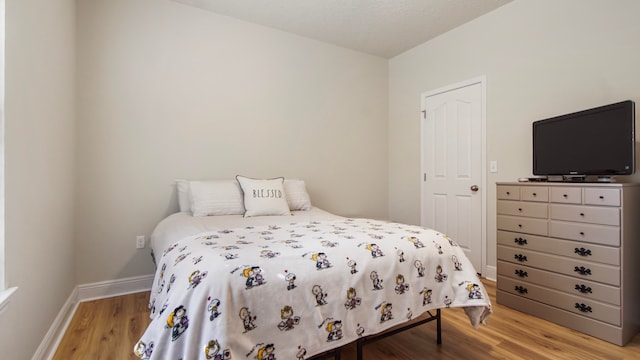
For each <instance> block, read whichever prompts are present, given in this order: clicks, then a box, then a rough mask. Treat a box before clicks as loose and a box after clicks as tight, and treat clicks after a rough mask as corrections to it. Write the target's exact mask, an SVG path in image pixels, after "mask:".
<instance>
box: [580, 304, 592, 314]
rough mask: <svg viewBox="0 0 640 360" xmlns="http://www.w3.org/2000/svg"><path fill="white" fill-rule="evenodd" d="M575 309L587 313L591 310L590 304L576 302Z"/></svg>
mask: <svg viewBox="0 0 640 360" xmlns="http://www.w3.org/2000/svg"><path fill="white" fill-rule="evenodd" d="M576 309H578V310H580V311H582V312H584V313H588V312H592V311H591V306H588V305H585V304H578V303H576Z"/></svg>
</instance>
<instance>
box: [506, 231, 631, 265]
mask: <svg viewBox="0 0 640 360" xmlns="http://www.w3.org/2000/svg"><path fill="white" fill-rule="evenodd" d="M498 244H499V245H506V246H512V247H515V248H518V249H520V248H522V249H527V250H534V251H540V252H544V253H548V254H553V255H559V256H566V257H569V258H574V259H582V260H587V261H593V262H598V263H603V264H609V265H614V266H620V248H619V247H615V246H603V245H596V244H590V243H585V242H578V241H571V240H562V239H555V238H548V237H544V236H537V235H529V234H521V233H516V232H509V231H503V230H498Z"/></svg>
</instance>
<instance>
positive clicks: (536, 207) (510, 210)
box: [497, 200, 549, 219]
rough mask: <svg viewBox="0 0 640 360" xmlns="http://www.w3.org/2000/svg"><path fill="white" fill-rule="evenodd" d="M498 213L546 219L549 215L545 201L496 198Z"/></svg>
mask: <svg viewBox="0 0 640 360" xmlns="http://www.w3.org/2000/svg"><path fill="white" fill-rule="evenodd" d="M497 206H498V208H497V210H498V214H503V215H514V216H526V217H536V218H543V219H546V218H547V217H548V216H549V210H548V209H549V205H548V204H547V203H534V202H522V201H510V200H498V204H497Z"/></svg>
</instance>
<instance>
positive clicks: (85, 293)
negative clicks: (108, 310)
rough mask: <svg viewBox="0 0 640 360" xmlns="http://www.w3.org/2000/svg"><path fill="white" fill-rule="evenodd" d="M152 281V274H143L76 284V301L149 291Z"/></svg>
mask: <svg viewBox="0 0 640 360" xmlns="http://www.w3.org/2000/svg"><path fill="white" fill-rule="evenodd" d="M152 283H153V275H144V276H135V277H130V278H124V279H117V280H108V281H101V282H97V283H92V284H84V285H78V301H80V302H83V301H90V300H97V299H104V298H108V297H113V296H120V295H127V294H133V293H137V292H142V291H149V290H151V285H152Z"/></svg>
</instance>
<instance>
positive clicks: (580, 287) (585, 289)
mask: <svg viewBox="0 0 640 360" xmlns="http://www.w3.org/2000/svg"><path fill="white" fill-rule="evenodd" d="M576 290H578V291H580V292H581V293H583V294H591V293H593V292H592V291H591V288H590V287H588V286H585V285H584V284H581V285H578V284H576Z"/></svg>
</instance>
